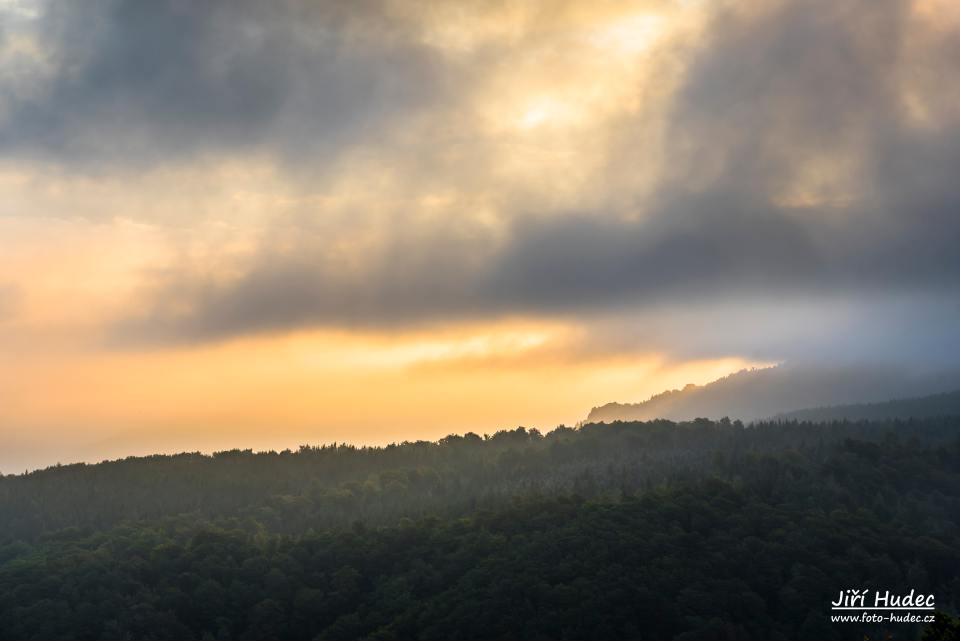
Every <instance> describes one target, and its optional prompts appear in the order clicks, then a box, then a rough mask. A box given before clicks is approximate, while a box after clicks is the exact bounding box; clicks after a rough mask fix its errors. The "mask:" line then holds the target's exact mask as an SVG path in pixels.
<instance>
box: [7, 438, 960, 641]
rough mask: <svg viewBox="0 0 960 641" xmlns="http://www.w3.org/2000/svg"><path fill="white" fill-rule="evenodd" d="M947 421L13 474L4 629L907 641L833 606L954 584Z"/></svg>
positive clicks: (190, 638) (157, 637)
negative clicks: (862, 595) (835, 615)
mask: <svg viewBox="0 0 960 641" xmlns="http://www.w3.org/2000/svg"><path fill="white" fill-rule="evenodd" d="M958 420H960V419H930V420H926V421H910V422H896V421H893V422H889V421H888V422H870V423H866V422H864V423H825V424H811V423H763V424H757V425H755V426H752V427H744V426H743V425H741V424H738V423H736V422H729V421H721V422H711V421H707V420H699V421H695V422H691V423H673V422H669V421H655V422H649V423H636V422H635V423H614V424H592V425H585V426H583V427H582V428H580V429H569V428H561V429H557V430H554V431H552V432H550V433H548V434H540V433H539V432H536V431H533V430H524V429H522V428H521V429H516V430H510V431H502V432H499V433H497V434H495V435H493V436H491V437H486V438H483V437H479V436H476V435H467V436H466V437H463V436H452V437H448V438H446V439H443V440H441V441H439V442H436V443H405V444H401V445H396V446H391V447H387V448H353V447H350V446H334V447H325V448H307V447H305V448H301V449H300V450H299V451H297V452H282V453H275V452H267V453H259V454H257V453H253V452H249V451H233V452H224V453H220V454H218V455H215V456H203V455H200V454H184V455H180V456H155V457H147V458H131V459H126V460H122V461H114V462H109V463H103V464H99V465H74V466H60V467H54V468H50V469H47V470H43V471H40V472H35V473H31V474H25V475H18V476H6V477H0V638H2V639H4V641H27V640H29V641H37V640H46V639H50V640H57V641H93V640H95V639H104V640H114V639H116V640H119V639H143V640H150V641H221V640H223V641H268V640H272V641H276V640H277V639H284V640H288V641H357V640H364V641H406V640H410V641H446V640H448V639H460V640H463V641H469V640H476V641H480V640H484V641H488V640H498V639H499V640H504V641H536V640H545V639H572V640H573V639H576V640H579V639H597V640H601V639H602V640H603V641H617V640H623V641H627V640H634V639H640V638H643V639H654V640H660V639H664V640H670V639H678V640H680V639H682V640H684V641H687V640H697V639H705V640H706V639H727V640H731V641H748V640H751V639H818V640H822V641H861V640H862V639H863V638H864V635H868V636H869V637H870V638H886V637H885V635H886V633H887V632H891V631H892V632H893V633H895V636H894V637H893V638H896V639H904V640H906V641H911V640H916V639H917V638H918V637H919V634H920V625H919V624H893V625H888V624H883V625H880V624H850V625H836V624H831V623H830V621H829V618H828V617H829V603H830V600H831V599H832V598H834V595H835V593H836V590H837V589H838V588H837V586H838V585H865V586H874V585H876V584H877V582H878V581H880V582H881V583H882V585H883V586H887V585H892V586H900V585H908V586H911V587H913V586H917V587H918V588H920V589H922V590H923V591H924V592H925V593H934V594H936V603H937V605H938V607H940V608H942V609H947V610H955V607H956V604H957V603H960V584H958V583H957V581H956V577H957V576H958V575H960V555H958V554H957V550H958V549H960V522H958V515H960V442H958V441H957V434H958V431H960V423H958ZM491 613H496V616H491ZM931 638H933V637H931ZM936 638H938V639H940V638H947V637H944V636H941V637H936Z"/></svg>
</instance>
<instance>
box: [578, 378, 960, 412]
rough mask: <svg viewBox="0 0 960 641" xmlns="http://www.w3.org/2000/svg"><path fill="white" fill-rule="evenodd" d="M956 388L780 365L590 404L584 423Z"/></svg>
mask: <svg viewBox="0 0 960 641" xmlns="http://www.w3.org/2000/svg"><path fill="white" fill-rule="evenodd" d="M957 389H960V372H957V371H952V372H946V373H938V374H925V375H916V374H910V373H908V372H905V371H903V370H900V369H896V368H889V367H879V366H853V365H850V366H837V365H834V366H813V365H806V364H804V365H791V364H786V365H778V366H775V367H767V368H760V369H749V370H741V371H739V372H736V373H735V374H730V375H729V376H725V377H723V378H721V379H718V380H716V381H713V382H712V383H708V384H706V385H692V384H691V385H687V386H686V387H684V388H683V389H676V390H669V391H666V392H663V393H661V394H657V395H655V396H652V397H651V398H649V399H648V400H646V401H643V402H642V403H607V404H606V405H602V406H600V407H595V408H593V409H592V410H591V411H590V414H589V415H588V416H587V421H588V422H595V423H599V422H613V421H618V420H620V421H649V420H652V419H657V418H666V419H670V420H674V421H689V420H693V419H695V418H698V417H704V418H712V419H719V418H722V417H724V416H728V417H730V418H737V419H740V420H743V421H756V420H761V419H767V418H769V417H771V416H780V415H786V414H788V413H791V412H795V411H800V410H808V408H828V407H833V406H842V405H851V404H862V403H882V402H886V401H889V400H890V399H895V398H907V399H909V398H917V397H921V396H927V395H930V394H942V393H945V392H951V391H953V390H957ZM811 411H814V410H811Z"/></svg>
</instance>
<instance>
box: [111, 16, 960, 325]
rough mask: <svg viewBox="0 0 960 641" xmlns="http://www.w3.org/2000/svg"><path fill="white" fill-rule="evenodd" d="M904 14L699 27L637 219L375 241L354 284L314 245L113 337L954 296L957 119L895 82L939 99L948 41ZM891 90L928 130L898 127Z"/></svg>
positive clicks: (958, 229) (179, 290)
mask: <svg viewBox="0 0 960 641" xmlns="http://www.w3.org/2000/svg"><path fill="white" fill-rule="evenodd" d="M906 11H907V9H906V6H905V4H904V3H900V2H892V1H887V0H870V1H869V2H854V3H833V2H827V1H803V0H799V1H797V2H793V3H786V4H784V5H783V6H780V7H776V8H773V9H771V10H765V11H761V12H753V13H750V12H747V13H744V12H736V11H732V10H727V9H723V10H720V11H718V13H717V14H716V16H715V17H714V19H713V21H712V23H711V28H710V30H709V32H708V34H707V36H706V37H705V39H704V41H703V43H702V46H701V47H700V49H699V50H698V51H697V52H696V54H695V57H694V59H693V61H692V62H691V65H690V67H689V68H688V70H687V73H686V76H685V78H686V80H685V82H684V84H683V86H682V87H681V88H680V89H679V90H678V92H677V94H676V96H675V98H674V102H673V106H672V108H671V110H670V112H669V114H668V123H667V124H668V127H667V130H668V131H669V133H670V136H669V140H668V142H667V145H666V149H665V150H664V157H665V158H667V162H668V164H669V167H668V170H667V172H666V177H665V179H664V181H663V183H662V185H661V187H660V189H659V190H658V191H657V192H656V193H655V195H654V196H653V198H652V199H649V200H648V201H645V203H644V205H643V207H642V211H643V215H642V216H639V217H634V216H633V215H632V214H633V212H629V213H630V214H631V215H628V212H601V213H594V214H591V215H565V214H556V213H551V214H549V215H544V216H521V215H516V216H515V217H514V222H513V223H512V224H511V225H510V226H509V228H508V233H507V235H506V238H505V239H503V238H495V237H494V236H493V235H492V234H491V235H490V236H484V235H483V234H475V235H473V236H469V237H466V238H464V237H458V236H456V235H451V236H449V237H444V236H443V229H442V228H438V229H437V230H436V233H435V234H434V235H432V236H430V237H429V238H427V239H424V240H422V241H418V242H413V243H406V244H400V245H396V244H391V242H390V241H389V240H388V241H387V242H386V243H384V245H383V249H381V250H380V252H379V253H375V255H371V256H369V257H368V260H366V261H365V262H364V267H363V268H362V269H361V270H360V271H359V272H358V271H356V270H347V269H346V268H345V267H343V266H342V265H341V264H340V263H338V261H337V260H335V259H332V258H330V257H329V255H328V254H326V253H325V252H324V250H323V247H322V246H318V245H317V244H314V243H309V242H305V243H304V244H303V247H302V250H301V251H296V252H292V253H289V254H282V255H277V254H275V253H273V252H272V251H271V250H269V249H265V250H264V252H263V254H262V255H261V256H260V257H259V258H258V259H257V260H255V261H254V262H253V263H252V264H251V265H249V266H248V267H247V269H246V271H245V273H244V274H243V275H242V276H240V277H239V278H237V279H234V280H231V281H226V282H222V281H220V282H214V281H211V282H203V281H200V282H199V283H198V282H197V281H194V280H191V279H190V278H189V277H184V278H178V279H175V280H173V281H171V282H170V283H167V285H166V286H164V287H161V288H160V293H159V294H158V295H157V300H160V301H163V303H162V304H158V305H157V306H156V307H155V309H154V310H153V311H152V312H151V313H150V314H148V315H147V317H146V318H141V319H138V320H137V321H136V322H133V323H131V324H129V325H127V326H126V327H125V331H127V332H134V333H135V334H141V335H144V334H145V335H147V336H152V337H157V336H161V337H166V338H170V337H173V338H174V339H179V340H204V339H215V338H220V337H224V336H230V335H236V334H242V333H246V332H252V331H270V330H278V329H289V328H294V327H302V326H308V325H317V324H320V325H372V326H385V325H386V326H389V325H394V324H403V323H415V322H430V321H434V320H444V319H450V318H459V317H463V318H467V317H470V318H476V317H478V316H483V315H498V314H510V313H533V314H537V313H568V314H583V313H592V312H596V311H598V310H610V309H619V308H623V309H628V308H632V309H643V308H644V307H645V306H649V305H652V304H658V303H664V302H678V303H683V302H684V301H689V300H711V299H715V300H730V299H731V298H736V299H739V300H744V301H746V300H750V299H751V298H754V299H766V300H770V299H780V300H785V299H790V298H792V297H798V296H803V297H810V296H814V297H815V296H822V297H837V296H840V297H847V298H848V299H849V300H851V301H855V300H858V299H859V298H860V297H878V296H879V297H890V298H897V297H901V296H907V295H910V296H914V295H916V294H918V293H923V294H924V295H925V296H926V298H925V300H943V299H945V298H949V297H950V296H955V295H956V294H957V283H958V282H960V252H958V251H957V249H956V247H957V242H958V241H960V186H958V184H957V181H956V179H955V177H954V174H955V168H956V167H957V166H958V160H960V119H958V118H957V112H956V110H952V111H951V110H950V109H949V108H948V107H947V106H945V105H944V103H943V101H942V100H941V99H940V97H939V96H938V94H937V92H935V91H932V90H931V88H930V87H926V88H925V87H924V86H922V85H917V86H914V84H913V82H914V80H915V78H917V77H922V76H923V75H924V74H929V73H931V72H933V73H937V74H941V75H944V74H946V76H944V82H948V79H949V78H955V77H956V76H957V73H958V71H960V62H958V58H957V57H956V56H955V55H953V54H955V53H956V45H954V44H952V39H951V38H945V37H933V36H932V35H931V36H930V37H929V38H927V37H925V36H926V34H923V33H920V34H917V33H916V29H921V30H922V29H923V28H924V27H923V26H922V25H921V26H917V25H915V24H914V25H911V24H910V21H909V18H908V15H907V13H906ZM909 29H913V30H914V31H913V32H912V38H908V36H910V35H911V32H910V31H909ZM954 35H956V34H954ZM917 42H919V43H920V44H919V45H917V44H916V43H917ZM947 76H949V78H948V77H947ZM934 87H935V85H934ZM908 90H909V91H913V92H914V93H916V94H917V95H918V96H919V97H918V99H919V100H920V101H921V102H924V103H925V104H926V106H927V107H928V108H929V110H930V112H931V113H932V114H933V116H932V121H930V122H926V123H923V124H917V123H916V122H914V120H913V119H912V116H911V114H910V113H908V110H907V108H906V106H905V100H904V95H905V94H906V93H907V92H908ZM928 120H930V119H929V118H928ZM630 144H632V143H631V141H630V140H626V141H624V142H623V146H625V147H629V145H630ZM637 153H642V151H638V152H637ZM617 157H618V158H623V157H624V156H623V154H622V150H620V149H618V156H617ZM627 159H629V157H627ZM833 161H843V162H841V163H840V165H841V166H844V167H846V166H849V167H852V169H850V170H849V175H846V174H844V175H840V176H838V175H834V174H836V173H837V172H840V170H838V169H835V168H834V166H833V165H831V164H830V163H831V162H833ZM818 167H819V169H818ZM811 168H812V169H811ZM619 171H625V172H628V171H630V168H629V166H623V167H620V168H619ZM811 171H813V173H814V174H816V173H817V171H819V172H820V173H824V174H826V176H825V178H824V180H825V181H826V182H827V184H828V187H830V188H829V189H826V190H825V193H826V195H825V196H824V195H822V194H819V195H818V193H815V194H814V196H815V197H813V198H812V199H811V202H810V203H807V204H803V203H801V204H796V203H794V204H791V203H790V202H788V201H789V199H788V198H786V197H785V194H789V193H790V192H791V190H793V191H797V190H799V191H800V192H804V191H810V190H813V191H814V192H816V191H817V190H818V189H820V190H821V191H823V190H822V189H821V187H822V186H821V185H818V184H816V181H814V183H813V184H812V185H808V184H807V182H809V180H808V179H807V178H806V176H807V175H808V174H809V173H810V172H811ZM557 180H563V177H560V176H558V177H557ZM805 181H806V182H805ZM831 181H833V182H835V183H836V184H835V185H833V184H832V183H831ZM821 182H822V181H821ZM831 185H832V186H831ZM838 194H839V195H838ZM171 301H172V302H171ZM171 309H175V310H176V311H175V312H173V311H170V310H171ZM920 316H922V317H923V318H924V319H925V320H926V321H929V322H930V323H932V324H933V325H936V324H937V323H938V320H937V318H936V316H935V315H930V314H920ZM948 321H949V319H944V321H943V322H948ZM898 322H899V321H898ZM891 327H892V326H891ZM939 329H943V327H938V330H939ZM890 331H893V329H891V330H890ZM941 334H942V332H941ZM883 335H884V336H887V335H889V332H887V334H883ZM938 335H940V334H938Z"/></svg>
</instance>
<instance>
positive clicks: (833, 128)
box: [0, 0, 960, 473]
mask: <svg viewBox="0 0 960 641" xmlns="http://www.w3.org/2000/svg"><path fill="white" fill-rule="evenodd" d="M958 72H960V5H958V4H957V3H956V2H953V1H952V0H914V1H912V2H911V1H893V0H851V1H849V2H843V3H838V2H835V1H833V0H791V1H777V0H744V1H737V2H724V1H716V2H710V1H709V0H675V1H672V2H668V1H662V2H661V1H653V0H635V1H632V2H622V1H616V0H593V1H591V2H568V1H564V0H552V1H535V0H513V1H510V2H507V1H503V2H500V1H497V0H486V1H483V2H480V1H472V0H457V1H447V0H437V1H434V2H422V1H407V0H351V1H347V0H326V1H307V0H277V1H275V2H269V3H265V2H259V1H255V0H91V2H86V3H76V2H72V1H70V0H34V1H31V0H0V268H2V269H0V472H4V473H10V472H19V471H22V470H24V469H30V468H34V467H37V466H43V465H49V464H53V463H56V462H64V463H67V462H72V461H95V460H100V459H104V458H113V457H119V456H124V455H128V454H147V453H151V452H174V451H182V450H190V451H194V450H203V451H210V450H214V449H225V448H231V447H252V448H255V449H259V448H277V449H280V448H284V447H291V448H295V447H296V446H297V445H299V444H301V443H329V442H333V441H341V442H342V441H348V442H352V443H358V444H380V443H387V442H392V441H402V440H415V439H421V438H425V439H434V438H438V437H441V436H444V435H446V434H449V433H462V432H465V431H475V432H478V433H481V434H482V433H492V432H493V431H495V430H497V429H503V428H510V427H514V426H516V425H525V426H528V427H537V428H540V429H541V430H546V429H551V428H552V427H554V426H556V425H557V424H560V423H566V424H572V423H575V422H577V421H579V420H581V419H582V418H584V417H585V416H586V414H587V412H588V411H589V410H590V408H591V407H593V406H595V405H601V404H603V403H606V402H610V401H622V402H628V401H638V400H643V399H644V398H646V397H648V396H650V395H651V394H654V393H657V392H660V391H662V390H664V389H670V388H675V387H682V386H683V385H684V384H686V383H705V382H708V381H710V380H713V379H715V378H718V377H720V376H723V375H726V374H729V373H731V372H734V371H737V370H739V369H742V368H748V367H759V366H765V365H769V364H772V363H780V362H796V361H811V362H837V361H842V362H856V363H884V364H885V366H887V365H890V364H895V365H897V366H902V367H905V368H911V369H915V370H916V369H927V370H929V369H935V368H944V367H952V366H956V365H957V364H958V363H960V340H958V338H957V329H956V328H957V327H960V296H958V294H960V291H958V289H960V288H958V283H960V251H958V241H960V184H958V181H957V179H956V168H957V167H960V82H958V80H960V74H958Z"/></svg>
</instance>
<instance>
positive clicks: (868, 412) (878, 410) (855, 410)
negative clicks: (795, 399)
mask: <svg viewBox="0 0 960 641" xmlns="http://www.w3.org/2000/svg"><path fill="white" fill-rule="evenodd" d="M933 416H960V390H957V391H955V392H948V393H946V394H934V395H932V396H924V397H922V398H908V399H901V400H896V401H887V402H885V403H861V404H857V405H835V406H832V407H818V408H814V409H806V410H798V411H795V412H787V413H784V414H780V415H778V416H775V417H774V418H775V419H776V420H784V421H876V420H890V419H898V418H899V419H908V418H929V417H933Z"/></svg>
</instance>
